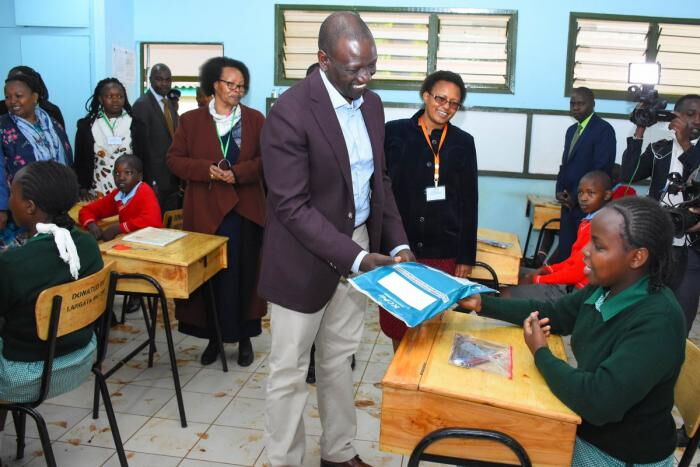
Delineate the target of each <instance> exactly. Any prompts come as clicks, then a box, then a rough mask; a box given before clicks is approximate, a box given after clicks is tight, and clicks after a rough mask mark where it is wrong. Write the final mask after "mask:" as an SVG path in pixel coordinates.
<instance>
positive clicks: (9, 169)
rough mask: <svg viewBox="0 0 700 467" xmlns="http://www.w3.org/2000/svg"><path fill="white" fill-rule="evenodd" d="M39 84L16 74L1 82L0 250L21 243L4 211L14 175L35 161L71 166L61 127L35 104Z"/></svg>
mask: <svg viewBox="0 0 700 467" xmlns="http://www.w3.org/2000/svg"><path fill="white" fill-rule="evenodd" d="M40 94H41V86H40V84H39V82H38V81H37V79H36V78H35V77H33V76H29V75H24V74H19V75H15V76H12V77H10V78H8V79H7V80H6V81H5V104H6V106H7V110H8V112H9V113H7V114H5V115H0V251H3V250H4V249H6V248H7V247H9V246H13V245H16V244H18V243H21V238H22V237H21V236H20V237H19V238H18V235H19V234H20V233H21V229H19V228H18V227H17V225H16V224H15V223H14V222H12V221H11V219H10V215H9V212H8V201H9V198H10V190H9V186H10V183H11V182H12V178H13V177H14V176H15V174H16V173H17V172H18V171H19V170H20V169H21V168H22V167H25V166H26V165H28V164H31V163H32V162H35V161H48V160H52V161H56V162H59V163H61V164H64V165H71V164H72V162H73V153H72V151H71V146H70V143H69V142H68V136H66V131H65V130H64V128H63V126H62V125H61V124H60V123H58V122H57V121H56V120H54V119H53V118H51V117H50V116H49V114H48V113H46V111H45V110H43V109H42V108H41V107H39V105H38V102H39V95H40Z"/></svg>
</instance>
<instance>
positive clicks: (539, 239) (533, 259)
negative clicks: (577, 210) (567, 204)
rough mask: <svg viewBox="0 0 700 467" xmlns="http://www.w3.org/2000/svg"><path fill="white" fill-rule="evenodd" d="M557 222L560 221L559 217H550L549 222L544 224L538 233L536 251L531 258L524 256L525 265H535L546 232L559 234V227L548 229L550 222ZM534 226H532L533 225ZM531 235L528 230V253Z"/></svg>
mask: <svg viewBox="0 0 700 467" xmlns="http://www.w3.org/2000/svg"><path fill="white" fill-rule="evenodd" d="M556 222H559V219H558V218H557V219H549V220H548V221H547V222H545V223H544V224H542V228H541V229H540V233H539V234H538V235H537V243H536V244H535V252H534V253H533V255H532V256H531V257H529V258H523V259H524V265H525V266H535V262H536V260H537V253H538V252H539V251H540V248H541V247H542V239H543V237H544V235H545V232H552V233H553V234H554V235H557V234H558V233H559V230H558V229H547V226H548V225H549V224H554V223H556ZM531 228H532V226H531ZM529 235H530V233H529V232H528V241H527V242H526V244H525V253H527V246H528V244H529V240H530V238H529Z"/></svg>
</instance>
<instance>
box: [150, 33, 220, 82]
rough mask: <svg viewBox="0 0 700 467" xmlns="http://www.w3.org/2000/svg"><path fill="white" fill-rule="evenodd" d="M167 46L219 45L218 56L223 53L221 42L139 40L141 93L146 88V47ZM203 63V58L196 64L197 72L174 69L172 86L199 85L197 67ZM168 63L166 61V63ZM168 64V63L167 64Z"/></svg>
mask: <svg viewBox="0 0 700 467" xmlns="http://www.w3.org/2000/svg"><path fill="white" fill-rule="evenodd" d="M153 45H156V46H163V45H165V46H167V45H206V46H217V47H221V54H220V55H219V56H223V55H224V44H223V42H156V41H147V42H141V43H140V47H139V49H140V52H141V54H140V57H139V60H140V67H139V70H140V76H139V79H140V81H139V89H140V90H141V94H143V93H144V91H143V89H146V88H148V72H149V70H148V64H147V63H146V56H147V53H148V52H147V49H148V48H149V47H150V46H153ZM213 56H215V55H211V56H208V57H207V59H209V58H211V57H213ZM203 63H204V60H203V61H202V63H198V64H196V70H197V72H196V73H194V74H186V75H183V74H177V70H175V73H174V74H173V87H176V88H179V87H187V86H192V87H196V86H199V67H200V66H201V65H202V64H203ZM166 65H168V63H166ZM169 66H170V65H169Z"/></svg>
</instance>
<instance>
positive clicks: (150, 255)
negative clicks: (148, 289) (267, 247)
mask: <svg viewBox="0 0 700 467" xmlns="http://www.w3.org/2000/svg"><path fill="white" fill-rule="evenodd" d="M122 237H123V235H120V236H118V237H117V238H115V239H114V240H111V241H109V242H104V243H100V251H101V252H102V254H103V255H108V256H114V257H115V258H129V259H134V260H140V261H148V262H153V263H161V264H170V265H174V266H189V265H191V264H192V263H194V262H195V261H198V260H200V259H201V258H203V257H204V256H206V255H207V254H209V253H210V252H212V251H214V250H215V249H217V248H219V247H220V246H221V245H222V244H224V243H226V241H227V240H228V239H227V238H226V237H221V236H218V235H207V234H203V233H198V232H187V235H185V236H184V237H182V238H180V239H178V240H175V241H174V242H172V243H169V244H168V245H166V246H153V245H144V244H142V243H133V242H125V241H124V240H123V238H122ZM115 245H126V246H128V247H129V249H115V248H114V246H115Z"/></svg>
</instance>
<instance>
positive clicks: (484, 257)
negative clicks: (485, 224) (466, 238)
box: [470, 228, 522, 285]
mask: <svg viewBox="0 0 700 467" xmlns="http://www.w3.org/2000/svg"><path fill="white" fill-rule="evenodd" d="M476 235H477V237H479V238H487V239H489V240H495V241H498V242H505V243H510V246H509V247H508V248H505V249H504V248H498V247H495V246H491V245H487V244H485V243H482V242H479V241H477V242H476V260H477V261H481V262H483V263H486V264H488V265H489V266H491V267H492V268H493V269H494V270H495V271H496V274H498V281H499V283H501V284H506V285H516V284H517V283H518V273H519V272H520V258H522V252H521V251H520V241H519V240H518V236H517V235H515V234H514V233H510V232H501V231H498V230H492V229H483V228H479V229H478V230H477V234H476ZM470 278H471V279H477V280H478V279H487V280H488V279H491V275H490V274H489V273H488V271H486V270H484V269H483V268H478V267H476V268H474V271H473V272H472V275H471V276H470Z"/></svg>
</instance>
